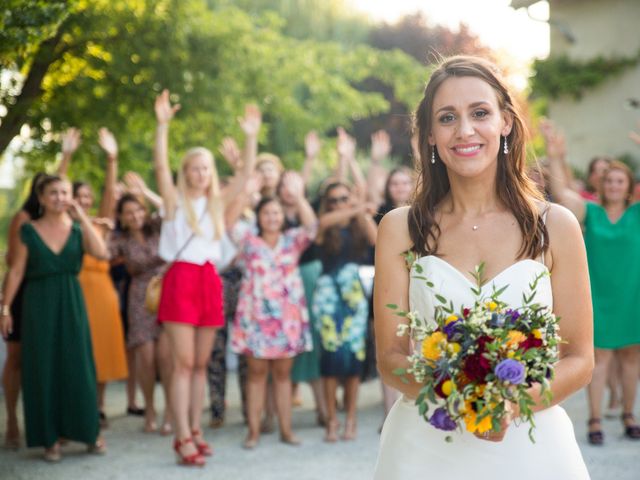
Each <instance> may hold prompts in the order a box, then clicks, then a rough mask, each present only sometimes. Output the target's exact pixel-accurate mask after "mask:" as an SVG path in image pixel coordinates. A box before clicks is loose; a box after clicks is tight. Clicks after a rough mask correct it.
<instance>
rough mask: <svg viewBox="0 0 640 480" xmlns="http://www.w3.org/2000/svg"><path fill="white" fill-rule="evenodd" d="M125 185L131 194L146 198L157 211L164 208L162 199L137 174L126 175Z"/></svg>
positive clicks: (129, 173)
mask: <svg viewBox="0 0 640 480" xmlns="http://www.w3.org/2000/svg"><path fill="white" fill-rule="evenodd" d="M124 183H125V185H126V186H127V190H128V191H129V192H131V193H132V194H134V195H137V196H139V197H142V198H144V199H145V200H147V201H148V202H149V203H150V204H151V205H153V206H154V208H155V209H156V210H160V209H161V208H162V207H163V202H162V197H161V196H160V195H158V194H157V193H156V192H154V191H153V190H151V189H150V188H149V187H147V184H146V183H145V181H144V180H143V179H142V177H141V176H140V175H138V174H137V173H136V172H127V173H125V174H124Z"/></svg>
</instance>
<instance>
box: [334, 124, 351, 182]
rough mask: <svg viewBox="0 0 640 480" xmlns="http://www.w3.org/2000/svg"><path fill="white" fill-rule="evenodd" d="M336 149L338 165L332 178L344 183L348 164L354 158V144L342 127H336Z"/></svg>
mask: <svg viewBox="0 0 640 480" xmlns="http://www.w3.org/2000/svg"><path fill="white" fill-rule="evenodd" d="M336 148H337V150H338V165H337V168H336V173H335V175H334V176H335V177H336V179H337V180H338V181H340V182H346V181H347V175H348V173H349V162H350V160H351V159H352V158H355V156H356V142H355V140H354V139H353V137H351V136H350V135H349V134H348V133H347V132H345V130H344V128H342V127H338V141H337V143H336Z"/></svg>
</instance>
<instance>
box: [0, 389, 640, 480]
mask: <svg viewBox="0 0 640 480" xmlns="http://www.w3.org/2000/svg"><path fill="white" fill-rule="evenodd" d="M229 387H230V390H231V391H230V394H229V399H228V401H229V410H228V418H227V423H226V425H225V426H224V427H223V428H222V429H220V430H215V431H214V430H210V429H206V431H205V436H206V437H207V439H208V440H210V441H212V442H213V443H214V444H215V448H216V455H215V457H213V458H212V459H211V460H210V461H209V462H208V463H207V465H206V467H204V468H203V469H186V468H184V467H178V466H176V464H175V461H174V457H173V454H172V451H171V440H170V439H169V438H167V437H161V436H159V435H156V434H145V433H142V432H141V420H140V419H139V418H136V417H130V416H129V417H128V416H125V415H123V414H122V413H121V412H123V411H124V407H125V396H124V385H123V384H113V385H110V386H109V389H108V397H107V414H108V415H109V417H110V420H111V426H110V428H109V429H108V430H107V431H106V432H105V437H106V440H107V442H108V447H109V452H108V453H107V455H105V456H103V457H97V456H89V455H87V454H85V453H84V447H83V446H82V445H77V444H76V445H74V444H72V445H69V446H67V447H65V448H64V450H63V455H64V456H63V459H62V461H61V462H60V463H59V464H54V465H51V464H47V463H45V462H44V461H43V460H41V455H42V450H41V449H25V448H22V449H21V450H20V451H19V452H17V453H14V452H7V451H0V479H2V480H4V479H7V480H8V479H11V480H27V479H28V480H32V479H47V480H57V479H60V480H62V479H64V480H75V479H83V480H84V479H86V480H98V479H100V480H102V479H126V480H137V479H148V480H151V479H153V480H156V479H172V480H174V479H175V480H179V479H193V478H215V479H225V480H226V479H229V480H245V479H246V480H276V479H277V480H288V479H291V480H317V479H324V478H326V479H331V480H361V479H362V480H365V479H370V478H371V476H372V472H373V466H374V464H375V460H376V454H377V447H378V428H379V426H380V422H381V415H382V408H381V406H380V389H379V385H378V383H377V382H376V381H373V382H369V383H367V384H366V385H364V386H363V388H362V393H361V396H360V406H361V408H360V415H359V436H358V439H357V440H356V441H354V442H339V443H337V444H334V445H329V444H326V443H324V442H322V434H323V432H322V430H321V429H320V428H318V427H316V426H315V415H314V414H313V412H312V411H311V405H312V402H311V398H310V392H309V391H308V390H307V389H306V388H303V390H304V391H303V393H304V406H303V407H301V408H298V409H296V410H295V412H294V426H295V427H296V432H297V434H298V435H299V436H300V437H301V439H302V440H303V442H304V443H303V445H302V446H300V447H291V446H286V445H284V444H281V443H279V442H278V436H277V433H276V434H271V435H266V436H264V437H263V438H262V441H261V443H260V445H259V446H258V448H257V449H256V450H254V451H250V452H247V451H245V450H243V449H242V448H241V447H240V444H241V441H242V439H243V436H244V432H245V429H244V426H243V425H242V422H241V415H240V410H239V396H238V390H237V387H236V382H235V378H231V379H230V382H229ZM158 393H159V392H158ZM0 404H1V405H0V422H1V423H0V434H1V435H2V438H4V425H5V411H4V399H3V398H2V397H0ZM585 404H586V400H585V396H584V393H582V392H581V393H578V394H576V395H574V396H573V397H572V398H571V399H569V400H568V401H567V402H565V405H564V407H565V408H566V409H567V411H568V412H569V415H570V416H571V418H572V419H573V421H574V425H575V429H576V435H577V438H578V441H579V443H580V447H581V449H582V453H583V455H584V458H585V461H586V462H587V465H588V467H589V471H590V472H591V476H592V479H593V480H608V479H612V480H613V479H615V480H632V479H634V480H637V479H638V478H640V472H639V471H638V454H639V453H640V442H636V443H634V442H632V441H630V440H627V439H625V438H624V437H623V436H622V428H621V426H620V422H619V421H617V420H608V421H607V422H606V423H605V424H604V427H605V434H606V442H607V443H606V446H604V447H600V448H596V447H591V446H589V445H587V444H586V442H585V441H584V437H585V430H586V428H585V418H586V413H585V411H584V409H585ZM205 418H206V417H205ZM207 420H208V419H207ZM416 421H418V419H416ZM425 478H428V475H425ZM390 480H395V479H390ZM540 480H553V479H540ZM558 480H568V479H558Z"/></svg>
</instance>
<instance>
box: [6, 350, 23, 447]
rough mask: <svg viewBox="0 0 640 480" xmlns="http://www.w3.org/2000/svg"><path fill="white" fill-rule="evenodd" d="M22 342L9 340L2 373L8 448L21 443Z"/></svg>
mask: <svg viewBox="0 0 640 480" xmlns="http://www.w3.org/2000/svg"><path fill="white" fill-rule="evenodd" d="M20 355H21V348H20V342H7V359H6V361H5V364H4V371H3V373H2V389H3V390H4V395H5V405H6V408H7V432H6V438H5V445H6V446H7V448H18V446H19V445H20V428H19V427H18V416H17V414H16V411H17V410H16V409H17V406H18V397H19V396H20V371H21V361H20Z"/></svg>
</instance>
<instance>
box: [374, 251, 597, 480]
mask: <svg viewBox="0 0 640 480" xmlns="http://www.w3.org/2000/svg"><path fill="white" fill-rule="evenodd" d="M417 262H418V263H419V264H420V265H421V266H422V267H423V269H424V273H425V275H426V277H427V278H428V279H429V280H430V281H431V282H433V284H434V287H433V289H431V288H429V287H427V285H426V283H425V281H424V280H414V279H411V280H410V284H409V304H410V308H411V311H417V312H419V313H420V315H421V317H423V318H427V319H433V316H434V315H433V314H434V309H435V306H436V305H437V303H436V302H437V301H436V299H435V293H436V292H437V293H439V294H441V295H443V296H444V297H446V298H447V299H449V300H451V301H453V303H454V305H455V307H456V311H460V310H459V308H460V307H461V305H465V306H470V305H472V304H473V302H474V296H473V294H472V292H471V288H472V287H474V285H473V283H472V282H471V280H470V279H468V278H467V277H466V276H465V275H463V274H462V273H461V272H459V271H458V270H456V269H455V268H454V267H452V266H451V265H450V264H449V263H447V262H445V261H444V260H442V259H440V258H438V257H435V256H425V257H422V258H420V259H418V260H417ZM546 270H547V268H546V267H545V266H544V264H542V263H541V262H538V261H536V260H531V259H529V260H521V261H519V262H517V263H515V264H513V265H511V266H510V267H508V268H507V269H505V270H503V271H502V272H500V273H499V274H498V275H496V276H495V277H494V278H493V279H492V280H491V281H490V282H487V283H486V284H485V285H483V287H482V291H483V293H487V294H489V293H490V292H491V291H492V288H493V287H492V286H493V285H495V286H496V288H501V287H503V286H505V285H509V287H508V288H507V289H506V290H505V291H504V293H503V294H502V295H501V296H500V298H501V299H502V300H503V301H505V302H506V303H507V304H509V305H511V306H520V305H521V304H522V293H523V292H527V293H528V292H529V283H530V282H531V281H532V280H533V279H534V278H535V277H536V275H539V274H540V273H542V272H544V271H546ZM536 301H537V302H538V303H541V304H546V305H549V306H550V307H551V306H552V305H553V295H552V292H551V282H550V280H549V277H548V276H546V277H544V278H542V279H541V280H540V282H539V283H538V288H537V296H536ZM535 424H536V428H535V430H534V438H535V440H536V443H531V441H530V440H529V424H520V425H519V426H516V425H514V424H512V425H511V426H510V427H509V429H508V430H507V433H506V435H505V438H504V440H503V441H502V442H498V443H494V442H488V441H484V440H480V439H478V438H476V437H475V436H474V435H472V434H470V433H468V432H466V431H465V432H464V433H460V432H459V431H454V432H444V431H441V430H437V429H436V428H434V427H432V426H431V425H430V424H428V423H427V422H425V421H424V420H423V419H422V418H421V417H420V416H419V415H418V409H417V407H416V406H415V405H414V403H413V401H412V400H408V399H406V398H400V399H399V400H398V401H397V402H396V404H395V405H394V406H393V408H392V409H391V411H390V412H389V415H388V416H387V419H386V421H385V423H384V427H383V429H382V435H381V438H380V451H379V453H378V462H377V465H376V471H375V477H374V478H375V479H376V480H405V479H406V480H415V479H421V480H430V479H448V480H458V479H465V480H501V479H504V480H513V479H517V480H588V479H589V473H588V472H587V468H586V466H585V464H584V461H583V459H582V455H581V453H580V449H579V448H578V444H577V443H576V439H575V434H574V432H573V425H572V423H571V420H570V419H569V417H568V415H567V414H566V412H565V411H564V409H563V408H562V407H560V406H557V405H556V406H554V407H551V408H548V409H545V410H543V411H541V412H538V413H536V414H535ZM447 435H451V436H452V437H453V442H451V443H447V442H446V441H445V437H446V436H447Z"/></svg>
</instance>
